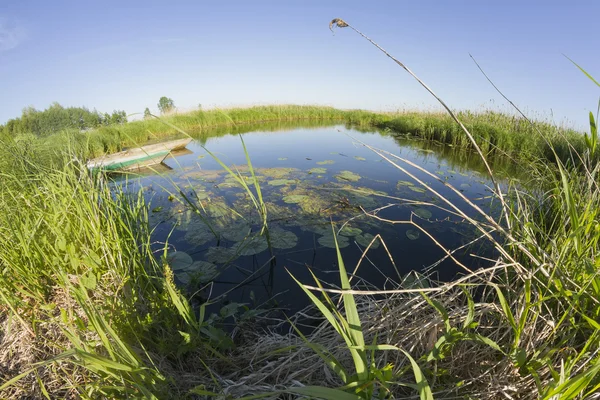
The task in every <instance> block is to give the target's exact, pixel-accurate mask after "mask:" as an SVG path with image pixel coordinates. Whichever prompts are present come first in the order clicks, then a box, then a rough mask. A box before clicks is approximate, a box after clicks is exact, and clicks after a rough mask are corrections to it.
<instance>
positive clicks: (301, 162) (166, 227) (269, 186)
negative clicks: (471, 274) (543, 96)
mask: <svg viewBox="0 0 600 400" xmlns="http://www.w3.org/2000/svg"><path fill="white" fill-rule="evenodd" d="M271 130H272V128H269V129H268V130H267V129H265V130H263V131H261V130H256V131H254V132H249V133H245V134H243V139H244V141H245V144H246V147H247V150H248V154H249V155H250V158H251V161H252V165H253V167H254V169H255V173H256V175H257V176H258V179H259V182H260V189H261V194H262V197H263V200H264V202H265V203H266V208H267V222H268V229H269V236H270V244H271V246H270V247H269V243H268V242H267V240H266V235H265V234H264V233H263V234H262V235H261V228H262V223H261V215H260V213H259V212H258V210H257V207H256V206H255V205H254V204H253V201H252V199H251V197H250V196H249V195H248V193H247V191H246V190H245V189H244V188H243V187H242V186H241V185H240V184H239V183H238V182H237V181H236V180H235V179H234V178H233V177H232V176H231V175H230V174H228V173H227V172H226V171H224V170H223V168H222V167H221V166H220V165H219V164H218V163H217V162H216V161H215V160H214V159H213V158H212V157H211V156H210V155H209V154H208V153H207V152H206V151H205V149H203V148H202V146H201V144H200V142H194V143H192V144H190V145H189V146H188V149H189V151H184V152H183V153H181V154H179V155H176V156H175V157H172V158H170V159H168V160H167V161H166V164H167V165H168V167H163V168H160V171H159V172H160V173H159V174H157V173H149V174H146V175H144V176H142V177H141V178H139V179H137V178H136V179H133V180H132V177H129V178H128V180H129V183H128V184H129V185H131V187H132V188H135V187H139V186H138V185H142V186H143V187H144V193H145V195H146V196H147V198H148V199H149V200H150V202H151V209H152V210H153V211H152V212H151V224H152V226H153V227H154V228H155V231H154V240H155V241H156V242H157V243H163V242H168V243H169V245H170V248H171V249H172V250H173V251H177V253H176V255H175V256H174V258H173V259H172V260H171V262H172V265H173V269H174V270H175V275H176V278H177V281H178V283H179V284H180V285H181V286H182V288H185V289H186V290H187V291H188V292H189V293H196V296H199V297H200V298H202V299H207V298H216V297H217V296H219V295H221V294H223V293H225V292H228V291H229V290H231V289H234V290H233V291H231V292H229V293H228V294H227V300H228V301H231V302H238V303H245V304H248V305H249V306H257V305H263V304H269V305H273V304H276V305H277V306H279V307H283V308H286V309H291V310H297V309H299V308H301V307H303V306H305V305H306V304H307V303H308V299H307V297H306V295H305V294H304V293H303V292H302V291H301V289H300V288H299V287H298V285H297V284H296V283H295V282H294V281H293V279H292V278H291V276H290V274H291V275H293V276H294V277H295V278H296V279H298V280H299V281H301V282H303V283H306V284H314V280H313V278H312V276H311V274H310V271H311V270H312V271H313V272H314V273H315V275H316V276H317V277H318V278H320V279H322V280H323V281H324V282H326V283H329V284H332V285H338V284H339V275H338V274H339V273H338V267H337V257H336V250H335V248H334V242H333V234H332V227H331V226H332V225H331V224H332V222H333V224H334V227H335V229H336V232H337V233H338V235H337V240H338V245H339V246H340V247H341V252H342V256H343V259H344V263H345V265H346V268H347V269H348V270H349V271H353V270H354V269H355V267H356V265H357V262H358V261H359V259H360V258H361V256H362V254H363V251H364V249H365V247H366V246H367V245H368V244H369V243H370V241H371V239H372V238H373V237H374V235H376V234H379V235H381V237H382V238H383V240H384V242H385V245H386V247H387V251H386V249H385V248H384V246H383V245H382V244H381V243H380V242H379V240H376V241H375V242H374V246H373V248H371V249H370V250H369V251H368V252H367V254H366V257H365V258H364V259H363V260H362V263H361V265H360V267H359V268H358V270H357V272H356V278H354V282H355V283H360V282H363V283H365V284H369V285H371V286H373V287H377V288H380V289H384V288H387V289H391V288H394V287H396V285H397V282H399V281H400V280H401V279H402V278H403V277H404V276H406V274H408V273H409V272H411V271H433V272H434V274H435V276H436V277H437V278H438V279H441V280H450V279H453V278H454V277H456V276H457V274H460V273H462V272H464V271H463V270H461V269H460V268H459V267H457V266H456V265H455V264H454V262H452V261H451V260H449V259H447V260H444V261H441V262H439V263H438V261H439V260H440V259H441V258H442V257H444V255H445V253H444V252H443V251H442V250H441V249H440V248H439V246H438V245H436V244H435V243H434V242H433V241H432V240H431V239H430V238H428V237H427V236H426V235H425V234H424V233H423V232H419V231H418V229H417V228H416V227H415V226H412V225H410V224H409V223H406V221H409V220H410V219H411V218H412V220H413V221H414V222H415V223H416V224H418V225H419V226H421V227H423V228H425V229H426V230H427V232H429V233H430V234H431V235H432V236H433V237H434V238H435V240H436V241H438V242H439V244H441V245H443V246H445V247H446V248H447V249H449V250H453V249H456V248H459V247H460V246H463V245H464V244H465V243H467V242H469V241H471V240H472V239H473V238H474V237H475V231H474V229H473V228H472V227H471V226H469V225H468V224H466V223H465V222H463V220H462V218H460V217H458V216H456V215H453V214H452V213H449V212H447V211H445V210H443V209H442V208H440V207H443V208H448V206H447V205H445V204H443V203H442V202H440V201H439V199H436V198H435V196H433V194H432V193H431V192H429V191H427V190H425V188H422V187H421V186H420V185H419V184H418V183H416V182H415V181H413V180H412V179H411V178H410V177H408V176H407V175H405V174H404V173H402V172H401V171H399V170H398V169H397V168H395V167H394V166H392V165H390V164H389V163H388V162H385V161H384V160H382V158H381V157H379V156H378V155H377V154H375V153H374V152H372V151H371V150H369V149H367V148H365V147H364V146H362V145H360V144H358V143H357V142H356V141H355V140H354V139H357V140H360V141H362V142H365V143H367V144H369V145H371V146H373V147H377V148H380V149H384V150H387V151H390V152H392V153H394V154H396V155H398V156H400V157H403V158H406V159H408V160H410V161H412V162H414V163H415V164H417V165H419V166H421V167H422V168H425V169H426V170H427V171H430V172H432V173H433V174H434V175H435V176H436V177H439V178H440V179H441V180H442V181H445V182H448V183H450V184H451V185H453V186H454V187H455V188H457V189H459V190H460V192H461V193H462V194H463V195H464V196H466V197H467V198H469V199H470V200H472V201H473V202H474V203H475V204H477V205H479V206H481V207H482V208H483V209H485V210H491V212H493V209H494V205H493V204H492V203H491V197H490V195H491V191H490V190H489V188H488V186H490V182H489V181H488V180H487V179H486V178H485V175H484V174H483V173H482V171H483V170H482V166H481V164H480V163H479V162H478V160H477V158H476V156H474V155H473V154H471V153H468V152H465V151H460V150H457V149H453V148H449V147H444V146H439V145H431V144H426V143H424V142H420V141H413V140H407V139H402V138H399V137H396V136H394V135H389V134H386V133H383V132H360V131H358V130H355V129H349V128H346V127H344V126H342V125H340V126H329V127H312V128H296V129H293V130H289V129H288V130H284V131H271ZM202 143H203V144H204V146H205V148H206V149H208V150H209V151H211V152H212V153H214V154H215V155H216V156H218V157H219V158H221V160H222V161H223V162H224V163H225V164H226V165H227V166H229V167H231V168H234V167H233V166H236V168H234V169H235V170H237V171H239V173H241V175H242V176H243V177H244V179H245V182H247V184H248V186H249V187H250V189H251V191H252V192H253V194H254V196H256V189H255V187H254V185H253V183H252V181H251V179H250V172H249V168H248V165H247V160H246V156H245V154H244V151H243V147H242V142H241V140H240V137H239V136H237V135H225V136H221V137H213V138H205V139H204V140H203V142H202ZM402 165H403V166H405V167H406V168H407V169H408V170H409V171H410V172H412V173H414V174H415V175H416V176H417V177H419V178H420V179H422V180H423V181H425V182H427V183H428V184H429V185H430V186H431V187H432V188H433V189H434V190H436V191H439V192H440V193H441V194H443V195H444V196H446V197H447V198H448V199H449V200H451V201H452V202H454V203H455V204H456V205H457V206H459V207H461V208H462V209H463V210H466V211H467V213H468V214H469V215H475V213H473V212H472V211H469V210H470V208H469V207H468V206H466V204H465V203H464V201H463V200H461V199H460V198H459V196H458V195H457V194H455V193H452V192H451V191H450V190H449V189H448V188H447V187H446V186H445V185H444V183H442V182H439V181H438V180H436V179H434V178H432V177H430V176H427V175H426V174H425V173H423V172H422V171H418V170H417V169H415V168H413V167H409V166H406V165H404V164H402ZM497 168H500V166H497ZM123 179H124V178H123V177H120V178H117V182H123ZM179 190H181V191H182V192H183V194H184V195H185V196H186V197H187V198H188V200H189V202H191V203H192V204H193V206H191V205H190V204H189V203H187V202H186V201H182V196H181V195H180V194H179V193H178V191H179ZM256 197H258V196H256ZM412 202H420V203H421V204H412ZM194 207H195V208H196V210H197V211H198V212H195V211H194V210H193V208H194ZM361 207H362V209H364V210H365V211H372V210H376V209H381V210H380V211H379V212H378V213H377V215H378V216H379V217H381V218H383V219H386V220H391V221H404V223H391V222H384V221H380V220H377V219H375V218H373V217H369V216H367V215H365V213H364V212H363V211H362V210H361ZM342 227H344V228H343V229H342V230H341V231H340V229H341V228H342ZM490 251H491V250H490V249H488V248H486V247H485V246H483V245H481V244H479V243H475V244H473V245H470V246H468V247H466V248H464V249H461V250H459V251H457V252H456V253H455V256H456V257H457V258H458V259H460V260H461V261H462V262H464V263H465V265H467V266H468V267H469V268H477V267H480V266H484V265H485V261H482V260H481V259H480V258H475V257H472V256H471V255H470V254H472V253H476V254H478V255H483V256H486V255H487V256H489V255H491V253H490ZM171 254H172V253H171ZM390 257H391V258H392V259H393V261H394V263H392V261H391V260H390ZM192 262H193V263H192ZM209 282H214V284H213V285H207V283H209ZM273 299H274V300H275V301H273Z"/></svg>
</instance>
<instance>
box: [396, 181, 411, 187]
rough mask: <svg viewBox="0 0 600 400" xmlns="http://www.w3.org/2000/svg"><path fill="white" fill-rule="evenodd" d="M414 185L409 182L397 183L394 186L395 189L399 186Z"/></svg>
mask: <svg viewBox="0 0 600 400" xmlns="http://www.w3.org/2000/svg"><path fill="white" fill-rule="evenodd" d="M414 185H415V184H414V183H412V182H409V181H398V183H397V184H396V186H397V187H400V186H414Z"/></svg>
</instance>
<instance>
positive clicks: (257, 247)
mask: <svg viewBox="0 0 600 400" xmlns="http://www.w3.org/2000/svg"><path fill="white" fill-rule="evenodd" d="M268 248H269V246H268V244H267V239H266V237H265V236H262V235H256V236H253V237H251V238H249V239H246V240H244V241H243V242H240V243H238V247H237V249H238V251H239V254H240V255H242V256H253V255H255V254H258V253H262V252H263V251H265V250H267V249H268Z"/></svg>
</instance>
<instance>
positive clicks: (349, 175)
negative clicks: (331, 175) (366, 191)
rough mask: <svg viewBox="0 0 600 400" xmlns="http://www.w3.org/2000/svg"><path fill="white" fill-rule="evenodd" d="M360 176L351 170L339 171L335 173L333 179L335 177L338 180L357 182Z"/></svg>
mask: <svg viewBox="0 0 600 400" xmlns="http://www.w3.org/2000/svg"><path fill="white" fill-rule="evenodd" d="M360 178H361V176H360V175H358V174H356V173H354V172H352V171H341V172H340V173H339V174H337V175H335V179H337V180H338V181H340V182H343V181H346V182H357V181H358V180H359V179H360Z"/></svg>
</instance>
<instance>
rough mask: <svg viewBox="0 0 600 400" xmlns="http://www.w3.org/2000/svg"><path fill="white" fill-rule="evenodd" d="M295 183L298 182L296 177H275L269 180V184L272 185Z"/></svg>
mask: <svg viewBox="0 0 600 400" xmlns="http://www.w3.org/2000/svg"><path fill="white" fill-rule="evenodd" d="M294 183H296V180H295V179H273V180H272V181H269V185H271V186H285V185H293V184H294Z"/></svg>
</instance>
